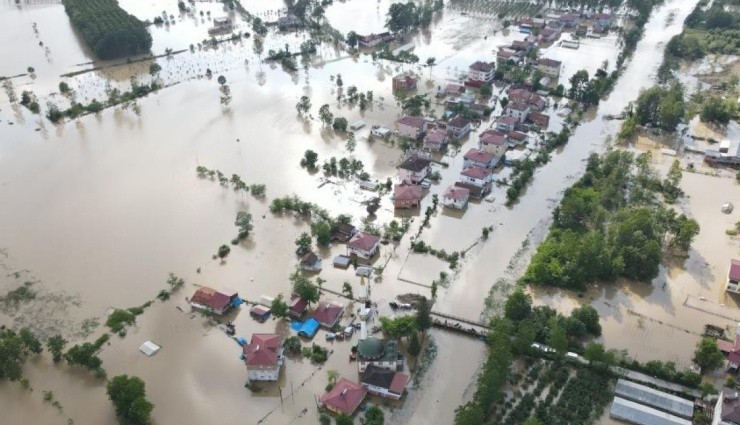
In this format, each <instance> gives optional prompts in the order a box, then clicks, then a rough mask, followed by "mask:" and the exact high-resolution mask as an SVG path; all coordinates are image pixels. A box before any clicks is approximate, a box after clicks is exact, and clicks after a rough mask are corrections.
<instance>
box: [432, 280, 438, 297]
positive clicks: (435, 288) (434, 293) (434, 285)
mask: <svg viewBox="0 0 740 425" xmlns="http://www.w3.org/2000/svg"><path fill="white" fill-rule="evenodd" d="M431 291H432V300H436V299H437V281H436V280H433V281H432V288H431Z"/></svg>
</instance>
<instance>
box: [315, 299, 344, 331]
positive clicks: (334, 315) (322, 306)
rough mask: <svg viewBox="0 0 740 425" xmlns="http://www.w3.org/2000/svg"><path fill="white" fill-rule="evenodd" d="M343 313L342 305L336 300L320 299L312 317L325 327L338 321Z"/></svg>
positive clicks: (327, 327) (331, 326) (329, 326)
mask: <svg viewBox="0 0 740 425" xmlns="http://www.w3.org/2000/svg"><path fill="white" fill-rule="evenodd" d="M343 314H344V305H343V304H340V303H338V302H336V301H321V302H320V303H319V305H318V307H316V310H314V312H313V315H312V318H313V319H314V320H315V321H317V322H319V324H320V325H321V326H323V327H324V328H326V329H331V328H333V327H334V325H336V324H337V323H339V319H341V318H342V315H343Z"/></svg>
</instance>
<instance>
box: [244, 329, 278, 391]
mask: <svg viewBox="0 0 740 425" xmlns="http://www.w3.org/2000/svg"><path fill="white" fill-rule="evenodd" d="M243 351H244V363H246V365H247V377H248V379H249V380H250V381H277V380H278V377H279V376H280V367H281V366H282V365H283V360H284V359H283V347H282V338H281V337H280V335H277V334H252V340H251V341H249V344H247V345H245V346H244V347H243Z"/></svg>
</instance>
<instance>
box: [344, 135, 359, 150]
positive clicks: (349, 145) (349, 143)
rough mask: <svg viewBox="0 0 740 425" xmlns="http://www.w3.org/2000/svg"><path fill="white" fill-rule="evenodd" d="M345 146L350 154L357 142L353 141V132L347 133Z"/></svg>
mask: <svg viewBox="0 0 740 425" xmlns="http://www.w3.org/2000/svg"><path fill="white" fill-rule="evenodd" d="M345 147H346V148H347V152H349V153H350V154H352V153H353V152H354V151H355V148H356V147H357V142H356V141H355V133H353V132H350V133H348V134H347V144H346V145H345Z"/></svg>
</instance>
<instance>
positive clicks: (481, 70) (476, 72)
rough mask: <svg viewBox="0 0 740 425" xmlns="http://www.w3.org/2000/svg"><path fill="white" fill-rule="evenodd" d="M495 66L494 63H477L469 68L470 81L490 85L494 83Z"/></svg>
mask: <svg viewBox="0 0 740 425" xmlns="http://www.w3.org/2000/svg"><path fill="white" fill-rule="evenodd" d="M494 71H495V66H494V64H493V63H492V62H481V61H477V62H475V63H473V64H472V65H470V67H468V80H470V81H481V82H483V83H490V82H491V81H493V74H494Z"/></svg>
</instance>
